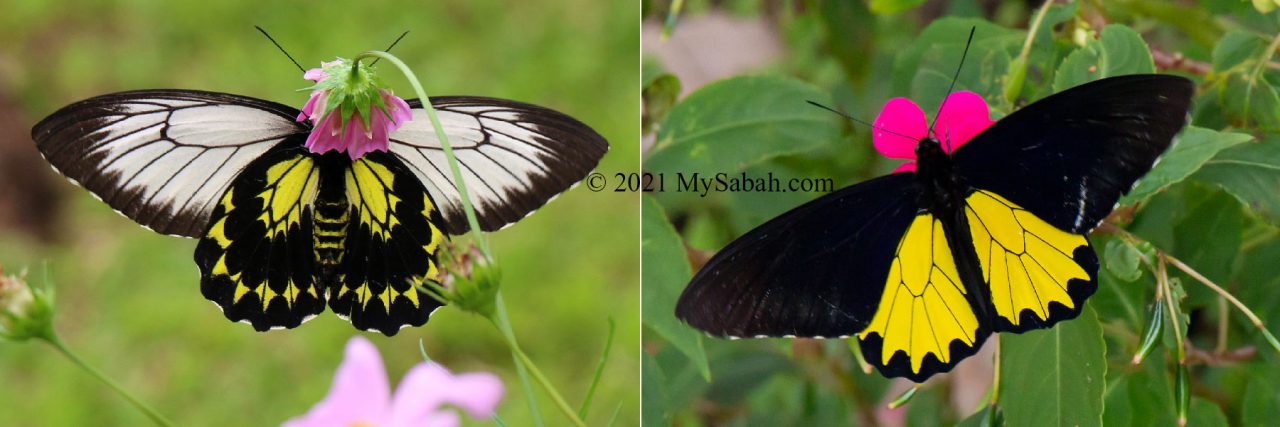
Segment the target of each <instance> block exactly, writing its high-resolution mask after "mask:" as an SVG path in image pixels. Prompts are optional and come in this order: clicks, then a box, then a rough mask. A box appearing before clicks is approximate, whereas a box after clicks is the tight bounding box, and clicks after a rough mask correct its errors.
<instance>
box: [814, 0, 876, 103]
mask: <svg viewBox="0 0 1280 427" xmlns="http://www.w3.org/2000/svg"><path fill="white" fill-rule="evenodd" d="M818 3H819V5H818V7H819V8H820V13H819V14H818V15H819V17H820V18H821V19H822V27H823V28H824V29H825V30H826V33H827V34H826V37H825V40H824V42H825V43H824V44H825V46H826V49H827V52H828V54H829V55H830V57H831V58H832V59H835V60H836V61H838V62H839V63H840V66H841V67H842V68H844V72H845V76H846V77H847V79H848V81H849V83H850V84H860V83H861V82H862V81H863V79H865V78H866V76H867V73H868V72H869V71H870V69H871V63H872V57H871V55H872V54H873V53H874V52H875V50H874V49H873V47H874V46H873V45H872V43H874V42H875V41H876V37H875V31H874V30H875V17H874V16H872V15H871V11H870V10H867V4H866V3H865V2H860V1H848V0H821V1H819V2H818Z"/></svg>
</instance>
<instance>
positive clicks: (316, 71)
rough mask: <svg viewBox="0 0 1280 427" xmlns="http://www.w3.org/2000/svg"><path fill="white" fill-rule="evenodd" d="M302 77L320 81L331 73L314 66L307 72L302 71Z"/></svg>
mask: <svg viewBox="0 0 1280 427" xmlns="http://www.w3.org/2000/svg"><path fill="white" fill-rule="evenodd" d="M302 78H304V79H307V80H311V81H314V82H319V81H321V80H324V79H327V78H329V74H328V73H325V72H324V69H323V68H312V69H310V70H307V72H305V73H302Z"/></svg>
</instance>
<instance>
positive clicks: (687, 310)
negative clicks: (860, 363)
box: [676, 174, 920, 337]
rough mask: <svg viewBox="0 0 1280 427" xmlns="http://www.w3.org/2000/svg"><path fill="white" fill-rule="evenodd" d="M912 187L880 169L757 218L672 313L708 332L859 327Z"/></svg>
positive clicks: (872, 307)
mask: <svg viewBox="0 0 1280 427" xmlns="http://www.w3.org/2000/svg"><path fill="white" fill-rule="evenodd" d="M919 194H920V189H919V187H918V186H917V185H916V183H915V182H914V180H913V179H912V177H910V176H908V175H902V174H898V175H890V176H886V177H881V178H877V179H874V180H871V181H867V182H865V183H862V184H859V185H855V186H852V187H848V188H845V189H843V190H840V191H838V192H836V193H832V194H829V195H826V196H823V197H820V198H818V199H817V200H814V201H812V202H809V203H807V204H805V205H802V206H800V207H797V208H795V209H792V210H791V211H789V212H787V213H784V214H782V215H781V216H779V217H777V218H774V219H772V220H770V221H769V222H766V223H765V224H764V225H761V226H760V227H757V228H756V229H754V230H752V231H750V232H748V233H747V234H745V235H743V236H742V237H739V238H738V239H737V240H735V241H733V243H730V244H729V245H728V246H726V247H725V248H724V249H722V250H721V251H720V252H719V253H717V254H716V255H715V256H714V257H712V258H711V260H710V261H708V262H707V264H706V265H705V266H703V267H702V269H701V270H699V271H698V273H697V274H696V275H694V277H693V280H692V281H691V282H690V284H689V287H688V288H686V289H685V291H684V293H683V294H682V295H681V296H680V300H679V303H678V304H677V305H676V317H678V318H680V319H682V320H684V321H685V322H688V323H689V324H690V325H692V326H694V327H696V328H698V329H701V330H703V331H706V332H708V333H710V334H712V335H718V336H731V337H756V336H772V337H779V336H800V337H814V336H823V337H837V336H851V335H854V334H856V333H858V332H861V331H862V330H863V328H865V327H866V326H867V324H868V323H870V322H871V319H872V316H873V315H875V313H876V309H877V300H876V297H877V296H879V295H880V294H881V293H883V291H884V289H885V277H886V275H887V274H888V271H889V265H890V262H891V261H892V260H893V258H894V248H895V247H897V245H898V242H899V241H900V240H901V239H902V236H903V235H904V233H905V232H906V230H907V226H908V225H909V224H910V223H911V221H912V218H913V217H914V216H915V215H916V213H917V211H918V207H917V204H916V197H917V196H918V195H919Z"/></svg>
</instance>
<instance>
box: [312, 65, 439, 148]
mask: <svg viewBox="0 0 1280 427" xmlns="http://www.w3.org/2000/svg"><path fill="white" fill-rule="evenodd" d="M321 65H322V67H321V68H312V69H310V70H307V71H306V72H305V73H303V76H302V77H303V78H305V79H307V80H312V81H315V82H316V85H315V86H314V87H313V89H314V90H313V91H312V92H311V98H310V99H308V100H307V104H306V105H304V106H303V107H302V112H301V113H299V114H298V118H297V121H300V122H301V121H304V120H310V121H311V124H312V126H313V127H312V129H311V134H310V135H308V136H307V142H306V146H307V149H309V150H311V152H312V153H317V154H319V153H324V152H327V151H329V150H334V151H337V152H340V153H347V155H349V156H351V159H352V160H355V159H358V158H360V157H361V156H364V155H365V154H366V153H369V152H371V151H387V141H388V137H389V135H391V133H392V132H395V131H396V129H399V128H400V126H402V125H404V123H405V122H407V121H409V120H412V119H413V112H412V110H411V109H410V108H409V104H408V103H406V102H404V100H403V99H400V98H399V97H397V96H395V95H393V94H392V93H391V91H390V90H387V89H385V88H383V87H382V84H381V82H379V81H378V79H377V78H376V77H375V76H374V75H373V73H372V71H371V70H370V67H369V66H364V67H359V66H355V65H354V63H353V62H351V61H348V60H345V59H341V58H339V59H338V60H336V61H331V62H324V63H321ZM353 67H355V70H352V68H353ZM353 71H354V72H353ZM344 112H345V113H344Z"/></svg>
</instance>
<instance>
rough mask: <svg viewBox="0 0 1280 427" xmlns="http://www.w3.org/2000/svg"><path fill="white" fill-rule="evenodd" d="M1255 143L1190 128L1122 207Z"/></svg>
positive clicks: (1231, 134) (1238, 136) (1232, 134)
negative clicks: (1220, 156)
mask: <svg viewBox="0 0 1280 427" xmlns="http://www.w3.org/2000/svg"><path fill="white" fill-rule="evenodd" d="M1251 139H1253V137H1252V136H1249V135H1246V134H1243V133H1235V132H1219V131H1215V130H1211V129H1205V128H1200V127H1195V126H1187V127H1186V129H1183V130H1182V133H1181V134H1179V135H1178V136H1177V137H1176V138H1175V139H1174V144H1173V147H1172V148H1169V151H1167V152H1165V153H1164V155H1163V156H1161V157H1160V160H1159V161H1158V162H1157V163H1156V165H1155V167H1153V168H1151V171H1150V172H1147V175H1146V176H1144V177H1143V178H1142V179H1141V180H1140V181H1138V185H1137V186H1135V187H1134V188H1133V191H1130V192H1129V194H1128V195H1126V196H1124V197H1121V198H1120V204H1121V205H1128V204H1132V203H1135V202H1138V201H1140V200H1142V199H1144V198H1146V197H1147V196H1150V195H1151V194H1153V193H1155V192H1157V191H1160V190H1163V189H1164V188H1165V187H1168V186H1170V185H1173V184H1176V183H1178V182H1180V181H1182V180H1183V179H1186V178H1187V177H1188V176H1190V175H1191V174H1192V173H1194V172H1195V171H1196V170H1198V169H1200V167H1201V166H1202V165H1204V164H1205V163H1206V162H1208V161H1209V159H1211V158H1213V156H1215V155H1217V154H1218V152H1219V151H1222V150H1224V149H1226V148H1229V147H1232V146H1235V145H1237V144H1240V143H1243V142H1245V141H1249V140H1251Z"/></svg>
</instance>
